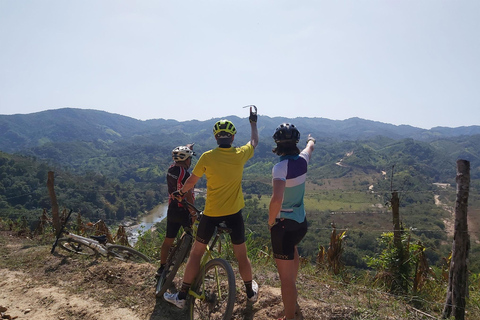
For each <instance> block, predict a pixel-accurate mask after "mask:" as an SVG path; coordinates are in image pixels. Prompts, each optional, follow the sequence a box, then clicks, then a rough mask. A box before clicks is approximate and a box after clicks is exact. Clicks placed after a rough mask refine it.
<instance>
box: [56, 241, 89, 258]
mask: <svg viewBox="0 0 480 320" xmlns="http://www.w3.org/2000/svg"><path fill="white" fill-rule="evenodd" d="M58 246H59V247H60V248H62V249H63V250H67V251H68V252H73V253H76V254H81V255H84V256H91V257H97V256H98V251H97V250H96V249H93V248H90V247H89V246H87V245H86V244H85V243H83V242H81V241H79V240H76V239H71V238H60V239H58Z"/></svg>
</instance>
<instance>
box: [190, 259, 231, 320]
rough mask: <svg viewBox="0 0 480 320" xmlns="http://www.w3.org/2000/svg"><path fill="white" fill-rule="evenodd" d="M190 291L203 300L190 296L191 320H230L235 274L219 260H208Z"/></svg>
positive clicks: (226, 264) (224, 261)
mask: <svg viewBox="0 0 480 320" xmlns="http://www.w3.org/2000/svg"><path fill="white" fill-rule="evenodd" d="M192 290H193V291H194V292H195V293H197V294H198V295H200V296H203V297H204V298H203V299H197V298H195V297H194V296H192V295H190V296H189V299H190V319H191V320H204V319H210V320H230V319H231V318H232V314H233V307H234V305H235V294H236V289H235V274H234V273H233V269H232V267H231V266H230V264H229V263H228V262H227V261H226V260H224V259H220V258H216V259H213V260H210V261H209V262H207V264H206V265H205V268H204V269H203V270H202V271H201V272H200V273H199V275H198V277H197V279H196V280H195V282H194V284H193V286H192Z"/></svg>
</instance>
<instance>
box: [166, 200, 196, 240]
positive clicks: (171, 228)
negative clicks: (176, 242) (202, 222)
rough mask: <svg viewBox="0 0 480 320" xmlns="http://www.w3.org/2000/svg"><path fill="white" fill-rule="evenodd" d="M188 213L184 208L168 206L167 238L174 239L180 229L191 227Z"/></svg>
mask: <svg viewBox="0 0 480 320" xmlns="http://www.w3.org/2000/svg"><path fill="white" fill-rule="evenodd" d="M190 216H191V215H190V212H189V211H188V210H187V209H185V208H180V207H175V206H169V207H168V211H167V234H166V235H165V237H167V238H175V237H176V236H177V233H178V230H180V227H184V228H185V227H191V226H192V219H191V217H190Z"/></svg>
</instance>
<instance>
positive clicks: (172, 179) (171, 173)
mask: <svg viewBox="0 0 480 320" xmlns="http://www.w3.org/2000/svg"><path fill="white" fill-rule="evenodd" d="M188 177H190V172H188V170H187V169H185V168H184V167H179V166H176V165H174V164H172V165H171V166H170V168H168V171H167V185H168V198H169V199H168V203H169V204H170V203H171V202H172V201H173V200H174V199H173V198H172V193H173V192H175V191H177V190H179V189H180V188H181V187H183V184H184V183H185V181H186V180H187V179H188ZM174 202H176V203H177V204H178V206H180V207H181V205H180V204H179V203H178V202H177V201H176V200H175V201H174Z"/></svg>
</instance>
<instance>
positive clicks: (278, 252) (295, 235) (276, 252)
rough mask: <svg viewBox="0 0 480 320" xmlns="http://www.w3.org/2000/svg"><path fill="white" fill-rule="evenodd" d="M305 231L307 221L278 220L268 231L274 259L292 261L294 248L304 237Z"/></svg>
mask: <svg viewBox="0 0 480 320" xmlns="http://www.w3.org/2000/svg"><path fill="white" fill-rule="evenodd" d="M307 229H308V226H307V219H305V220H304V221H303V222H302V223H298V222H297V221H295V220H292V219H278V220H277V224H276V225H274V226H273V227H272V228H271V229H270V234H271V237H272V249H273V256H274V257H275V259H281V260H293V258H294V256H295V246H296V245H297V244H299V243H300V241H302V239H303V237H305V235H306V234H307Z"/></svg>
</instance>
